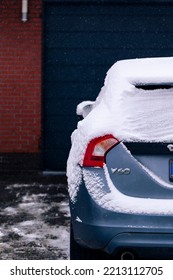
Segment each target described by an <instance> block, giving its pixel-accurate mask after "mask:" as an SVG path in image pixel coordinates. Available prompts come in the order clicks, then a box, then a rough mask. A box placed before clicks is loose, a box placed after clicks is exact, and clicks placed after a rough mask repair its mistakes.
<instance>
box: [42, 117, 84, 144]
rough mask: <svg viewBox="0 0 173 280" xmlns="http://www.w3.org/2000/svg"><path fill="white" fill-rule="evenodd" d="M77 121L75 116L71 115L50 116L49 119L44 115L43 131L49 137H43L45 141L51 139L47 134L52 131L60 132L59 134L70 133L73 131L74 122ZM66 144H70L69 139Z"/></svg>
mask: <svg viewBox="0 0 173 280" xmlns="http://www.w3.org/2000/svg"><path fill="white" fill-rule="evenodd" d="M78 120H79V119H78V117H77V116H76V114H71V115H57V114H56V115H51V117H50V116H49V115H45V123H44V129H45V131H46V133H47V134H48V136H49V137H45V140H47V139H51V137H50V135H49V132H52V131H61V132H62V131H63V132H66V131H68V132H69V133H72V131H73V129H74V128H75V125H76V122H77V121H78ZM65 135H66V134H65ZM63 138H64V135H63ZM57 142H58V141H57ZM67 142H70V139H68V141H67Z"/></svg>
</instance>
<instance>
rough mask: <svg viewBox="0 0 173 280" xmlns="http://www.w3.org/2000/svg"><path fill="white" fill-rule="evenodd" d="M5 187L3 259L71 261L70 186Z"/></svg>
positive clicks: (0, 224)
mask: <svg viewBox="0 0 173 280" xmlns="http://www.w3.org/2000/svg"><path fill="white" fill-rule="evenodd" d="M0 185H1V188H0V190H1V199H0V258H1V260H24V259H27V260H32V259H37V260H38V259H42V260H43V259H48V260H57V259H68V258H69V221H70V214H69V207H68V196H67V185H66V184H65V183H58V184H40V183H30V184H21V183H20V184H7V183H3V182H1V183H0Z"/></svg>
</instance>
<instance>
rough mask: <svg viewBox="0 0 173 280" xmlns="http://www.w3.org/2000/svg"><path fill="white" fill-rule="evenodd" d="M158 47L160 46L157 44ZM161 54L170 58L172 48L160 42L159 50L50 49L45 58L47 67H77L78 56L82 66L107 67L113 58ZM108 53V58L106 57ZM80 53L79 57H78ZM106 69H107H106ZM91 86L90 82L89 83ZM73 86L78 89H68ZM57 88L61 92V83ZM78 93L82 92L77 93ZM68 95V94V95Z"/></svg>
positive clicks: (88, 85) (78, 62)
mask: <svg viewBox="0 0 173 280" xmlns="http://www.w3.org/2000/svg"><path fill="white" fill-rule="evenodd" d="M159 45H160V44H159ZM161 50H162V52H163V56H164V55H170V56H172V48H171V47H169V48H168V46H167V48H165V45H164V44H163V42H162V45H161V46H160V48H159V47H158V48H153V47H152V48H151V47H150V48H147V49H145V48H143V46H142V48H141V49H140V48H139V46H138V48H133V49H131V48H127V47H125V48H120V49H118V48H116V49H100V50H98V51H95V50H92V49H91V50H90V51H88V50H87V49H81V50H79V49H76V50H74V49H69V50H68V51H67V50H62V49H51V51H50V50H48V56H47V63H48V65H50V67H51V65H52V64H53V63H55V61H56V63H57V64H59V65H61V67H63V66H64V65H70V64H71V65H74V66H75V65H79V64H80V63H81V58H80V56H82V62H83V65H88V63H89V64H90V65H94V66H95V65H106V66H107V67H108V65H111V64H112V61H113V58H115V57H119V59H130V58H136V57H137V55H138V57H146V56H147V57H148V56H153V55H154V56H160V52H161ZM108 52H109V56H108V55H107V54H108ZM79 53H80V56H79ZM107 69H108V68H107ZM55 83H56V82H55ZM91 84H92V82H91ZM94 84H95V82H93V84H92V87H93V86H94ZM72 85H74V87H75V88H77V87H78V86H79V87H80V84H73V83H71V84H70V87H71V86H72ZM86 85H87V86H86V88H85V90H86V89H87V87H90V83H87V84H86ZM49 86H51V83H49ZM83 86H84V87H85V84H83ZM99 86H101V84H100V83H99ZM59 87H60V92H61V91H62V88H63V87H64V84H63V85H62V83H59ZM79 92H82V90H81V91H79ZM69 94H70V93H69Z"/></svg>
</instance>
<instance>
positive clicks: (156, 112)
mask: <svg viewBox="0 0 173 280" xmlns="http://www.w3.org/2000/svg"><path fill="white" fill-rule="evenodd" d="M170 83H173V57H171V58H147V59H133V60H124V61H119V62H117V63H115V64H114V65H113V66H112V67H111V68H110V70H109V71H108V73H107V76H106V79H105V83H104V87H103V88H102V89H101V91H100V94H99V95H98V97H97V99H96V101H95V103H94V104H93V105H92V106H93V109H92V111H91V112H90V113H89V114H88V115H87V116H86V117H85V118H84V120H82V121H80V122H79V123H78V127H77V129H76V130H75V131H74V133H73V134H72V148H71V151H70V154H69V158H68V162H67V176H68V186H69V194H70V197H71V200H72V201H73V202H75V199H76V194H77V192H78V189H79V184H80V182H81V180H82V173H81V168H80V165H81V164H82V162H83V158H84V154H85V150H86V147H87V144H88V143H89V141H90V140H91V139H93V138H95V137H98V136H103V135H105V134H112V135H114V136H115V137H116V138H118V139H119V140H122V141H125V140H126V141H147V142H156V141H165V142H169V141H172V140H173V122H172V118H173V110H172V108H173V88H171V89H157V90H143V89H138V88H136V87H135V85H140V84H141V85H147V84H170Z"/></svg>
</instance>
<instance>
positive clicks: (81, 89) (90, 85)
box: [45, 81, 103, 106]
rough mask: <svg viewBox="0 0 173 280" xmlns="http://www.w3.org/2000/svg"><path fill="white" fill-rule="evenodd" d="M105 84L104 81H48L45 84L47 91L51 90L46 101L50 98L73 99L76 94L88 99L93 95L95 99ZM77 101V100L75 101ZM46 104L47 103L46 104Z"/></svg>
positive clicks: (82, 98)
mask: <svg viewBox="0 0 173 280" xmlns="http://www.w3.org/2000/svg"><path fill="white" fill-rule="evenodd" d="M102 85H103V81H100V82H86V83H83V82H76V83H73V82H68V83H66V82H54V83H51V82H47V83H46V85H45V91H48V90H49V96H47V97H46V101H45V103H47V100H49V99H52V98H53V99H57V98H58V99H59V98H60V99H62V98H64V100H68V99H73V98H74V96H78V97H80V100H85V99H86V100H88V97H89V96H90V97H92V100H95V97H96V96H97V95H98V93H99V92H100V88H101V87H102ZM75 103H77V101H76V102H75ZM45 106H46V104H45Z"/></svg>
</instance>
